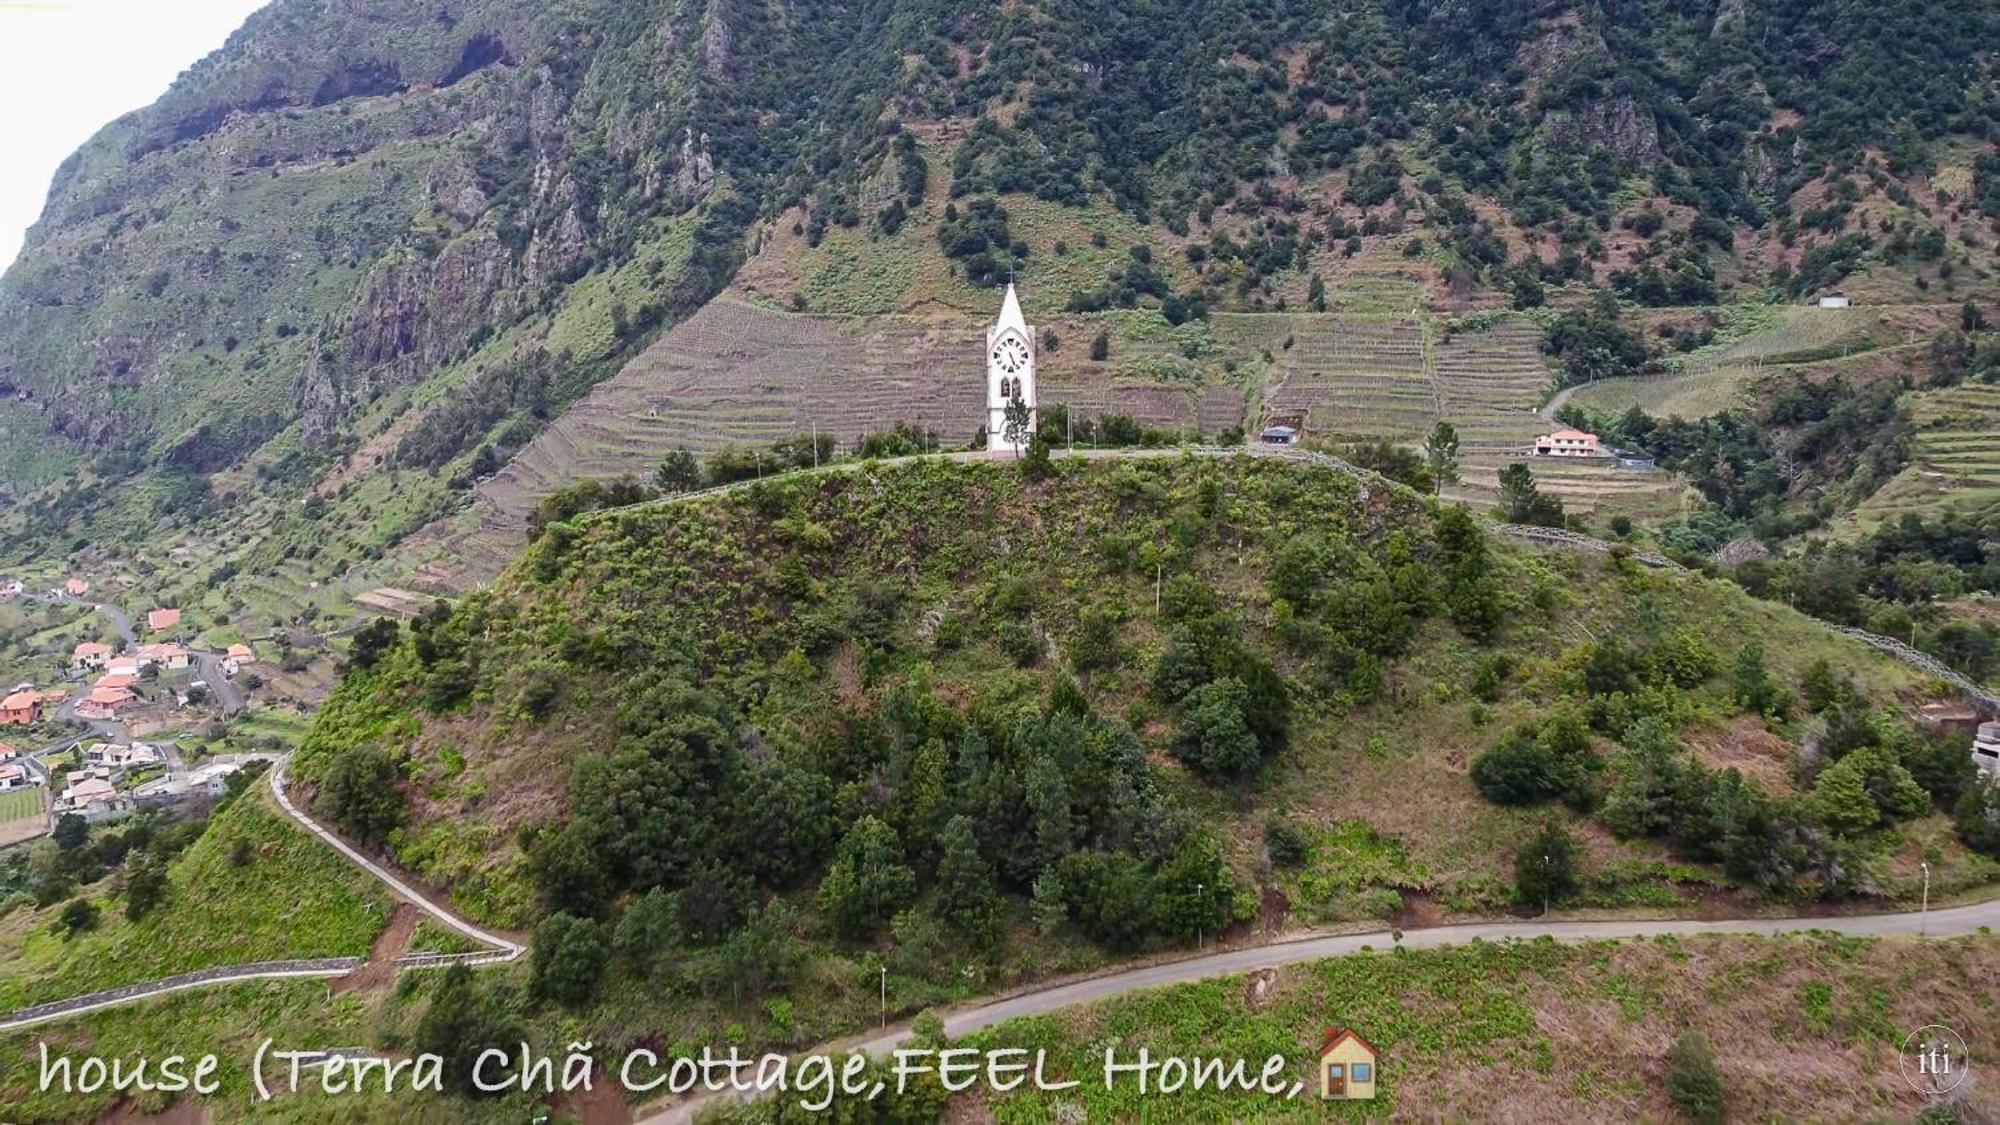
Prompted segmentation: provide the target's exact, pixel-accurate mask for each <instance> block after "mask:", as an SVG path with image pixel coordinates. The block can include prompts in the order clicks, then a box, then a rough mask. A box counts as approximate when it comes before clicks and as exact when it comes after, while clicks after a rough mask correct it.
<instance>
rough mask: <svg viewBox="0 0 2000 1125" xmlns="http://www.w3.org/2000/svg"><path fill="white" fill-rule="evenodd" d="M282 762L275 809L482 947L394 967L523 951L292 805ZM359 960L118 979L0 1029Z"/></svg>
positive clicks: (496, 958) (350, 967)
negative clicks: (435, 899) (127, 981)
mask: <svg viewBox="0 0 2000 1125" xmlns="http://www.w3.org/2000/svg"><path fill="white" fill-rule="evenodd" d="M288 764H289V759H280V760H279V761H278V763H277V765H275V766H273V767H271V772H270V779H271V795H272V796H273V797H274V798H276V799H277V802H278V807H279V809H281V810H282V811H283V812H284V814H285V815H286V816H288V817H290V818H291V819H292V820H294V821H296V822H297V823H298V824H299V826H300V827H302V828H304V829H305V830H306V831H308V832H310V833H312V834H313V835H315V836H317V837H319V838H320V839H321V840H323V841H325V842H326V844H327V845H328V846H329V847H331V848H333V849H334V850H335V851H337V852H339V853H340V854H341V855H342V856H345V857H346V858H347V860H348V862H350V863H352V864H354V865H355V866H357V867H359V868H361V869H362V870H363V871H366V872H367V873H368V874H370V875H372V876H374V877H375V878H376V879H377V880H378V881H380V882H381V883H382V884H383V885H385V886H387V887H388V888H389V889H390V890H391V891H393V892H395V894H396V896H397V897H399V898H401V899H403V900H404V901H406V902H408V903H410V904H411V905H412V906H415V907H416V908H417V909H419V910H421V911H423V912H424V913H426V914H429V915H430V916H431V917H433V918H435V919H437V920H438V921H439V922H440V923H442V924H444V925H445V926H448V927H450V928H451V929H453V930H455V931H457V932H458V933H460V934H463V935H465V936H466V937H468V938H470V939H472V940H473V941H475V942H478V943H480V944H482V945H485V946H487V949H485V950H483V951H480V952H476V953H461V954H439V953H420V954H411V955H408V956H405V957H401V958H398V959H397V962H396V963H397V965H398V966H399V967H401V968H406V969H422V968H438V967H442V966H445V965H451V964H458V963H463V964H467V965H472V966H481V965H501V964H505V963H507V962H509V961H512V960H514V959H515V958H517V957H519V956H520V955H521V954H522V953H523V952H525V951H526V947H524V946H522V945H521V944H520V943H519V942H517V941H514V940H512V939H511V938H507V937H505V936H503V935H500V934H496V933H492V932H490V931H487V930H483V929H481V928H479V927H478V926H475V925H473V924H472V923H470V922H468V921H466V920H465V919H463V918H460V917H459V916H458V915H456V914H453V913H452V912H451V911H449V910H447V909H445V908H444V907H443V906H440V905H438V904H437V903H436V902H433V901H432V900H431V899H430V898H429V897H428V896H426V895H424V894H422V893H420V892H419V891H417V890H416V889H414V888H412V887H411V886H410V885H409V884H408V883H405V882H404V881H403V880H401V879H399V878H397V877H396V876H395V875H394V874H393V873H391V872H390V871H388V870H386V869H385V868H383V867H382V866H381V865H380V864H378V863H376V862H375V861H374V860H371V859H369V858H368V857H367V856H365V855H363V854H361V853H360V852H359V851H356V850H355V849H354V848H353V847H350V846H349V845H348V843H347V842H346V841H345V840H342V839H341V838H340V837H339V836H337V835H335V834H334V833H333V832H332V831H331V830H329V829H328V828H326V827H325V826H323V825H321V824H320V823H319V822H318V821H316V820H314V819H313V818H312V817H310V816H307V815H306V814H305V813H304V812H303V811H301V810H300V809H299V807H298V806H297V805H294V804H293V803H292V799H291V797H290V796H288V795H286V793H285V786H284V776H285V767H286V766H287V765H288ZM361 964H362V960H361V958H359V957H320V958H310V959H306V960H296V961H252V962H247V963H243V964H237V965H217V966H215V967H213V968H208V969H199V970H196V971H194V972H190V973H178V974H175V975H174V976H170V977H161V978H159V979H158V980H150V981H140V982H138V983H135V984H127V985H121V986H119V987H117V988H107V989H104V990H102V991H98V992H91V993H86V994H84V995H82V996H72V997H70V998H68V999H66V1000H56V1001H51V1002H49V1003H46V1004H35V1005H31V1006H29V1007H26V1008H21V1009H18V1010H16V1011H13V1012H9V1013H8V1014H7V1017H6V1018H5V1019H0V1032H4V1031H13V1030H15V1029H17V1028H23V1027H32V1026H34V1025H35V1024H40V1023H48V1022H50V1021H52V1020H59V1019H67V1018H69V1017H71V1016H79V1015H82V1014H84V1013H85V1012H95V1011H98V1010H100V1009H103V1008H115V1007H118V1006H120V1005H123V1004H131V1003H135V1002H137V1001H140V1000H146V999H150V998H152V997H155V996H164V995H166V994H168V993H170V992H182V991H185V990H187V989H190V988H204V987H207V986H209V985H217V984H232V983H235V982H237V981H246V980H277V979H284V978H289V977H338V976H345V975H346V974H348V973H351V972H353V971H354V970H355V969H357V968H360V967H361Z"/></svg>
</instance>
